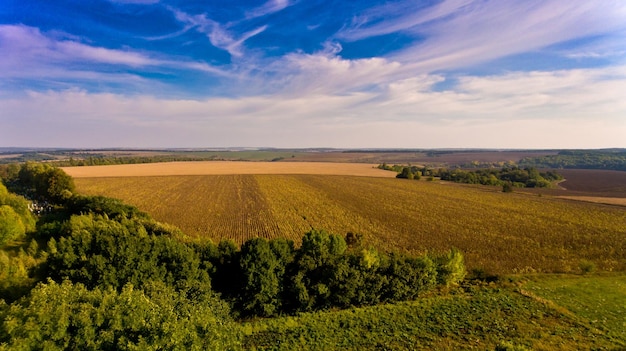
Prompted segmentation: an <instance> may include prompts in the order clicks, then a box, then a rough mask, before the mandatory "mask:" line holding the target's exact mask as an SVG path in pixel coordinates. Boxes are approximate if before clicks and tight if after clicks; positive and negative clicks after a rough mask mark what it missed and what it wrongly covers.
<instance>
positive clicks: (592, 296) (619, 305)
mask: <svg viewBox="0 0 626 351" xmlns="http://www.w3.org/2000/svg"><path fill="white" fill-rule="evenodd" d="M525 289H527V290H529V291H531V292H532V293H533V294H534V295H536V296H539V297H541V298H544V299H548V300H550V301H552V303H554V304H556V305H558V306H560V307H562V308H565V309H567V310H568V311H570V312H572V313H573V314H574V315H576V316H579V317H581V318H584V319H585V320H587V321H588V322H589V324H590V325H591V326H592V327H594V328H597V329H599V330H601V331H602V332H604V333H606V335H607V336H608V337H609V338H610V339H612V340H613V341H615V342H617V343H619V344H620V345H621V347H624V348H626V276H625V275H604V276H600V275H595V276H594V275H587V276H572V275H566V276H553V275H550V276H543V277H537V278H536V279H533V281H530V282H528V283H526V284H525Z"/></svg>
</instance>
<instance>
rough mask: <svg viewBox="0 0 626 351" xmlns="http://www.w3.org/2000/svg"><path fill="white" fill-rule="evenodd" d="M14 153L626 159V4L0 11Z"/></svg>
mask: <svg viewBox="0 0 626 351" xmlns="http://www.w3.org/2000/svg"><path fill="white" fill-rule="evenodd" d="M0 146H41V147H79V148H95V147H155V148H158V147H234V146H247V147H338V148H344V147H364V148H371V147H393V148H395V147H406V148H439V147H455V148H456V147H465V148H475V147H479V148H482V147H485V148H602V147H626V1H622V0H614V1H611V0H602V1H588V0H570V1H563V0H541V1H539V0H525V1H518V0H437V1H402V0H400V1H314V0H306V1H305V0H300V1H298V0H269V1H265V2H264V1H241V0H233V1H184V0H178V1H175V0H93V1H91V0H90V1H84V0H74V1H68V0H55V1H49V0H42V1H33V0H0Z"/></svg>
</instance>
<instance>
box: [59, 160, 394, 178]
mask: <svg viewBox="0 0 626 351" xmlns="http://www.w3.org/2000/svg"><path fill="white" fill-rule="evenodd" d="M62 169H63V170H64V171H65V172H66V173H67V174H69V175H70V176H72V177H74V178H93V177H146V176H171V175H230V174H324V175H346V176H367V177H382V178H394V177H395V176H396V173H395V172H390V171H385V170H382V169H378V168H376V165H374V164H365V163H333V162H243V161H200V162H162V163H142V164H129V165H108V166H88V167H63V168H62Z"/></svg>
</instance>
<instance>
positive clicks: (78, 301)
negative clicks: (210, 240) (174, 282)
mask: <svg viewBox="0 0 626 351" xmlns="http://www.w3.org/2000/svg"><path fill="white" fill-rule="evenodd" d="M228 311H229V309H228V306H227V305H226V304H225V303H224V302H223V301H221V300H220V299H219V298H217V297H216V296H215V294H212V293H210V292H209V293H197V292H193V293H191V295H190V294H188V293H185V292H176V291H174V290H172V289H171V288H169V287H167V286H166V285H164V284H161V283H159V282H149V283H148V284H146V286H144V288H143V289H141V290H139V289H136V288H134V287H133V285H131V284H126V285H124V287H123V288H122V289H121V291H119V292H118V291H116V290H114V289H106V288H101V287H96V288H94V289H87V288H86V287H85V286H83V285H82V284H73V283H71V282H69V281H64V282H63V283H61V284H58V283H55V282H54V281H47V282H46V283H45V284H40V285H38V286H37V287H36V288H35V289H33V290H32V291H31V293H30V294H29V295H28V296H27V297H26V298H24V299H22V300H20V301H19V302H16V303H14V304H12V305H10V306H6V305H4V306H2V307H0V319H1V320H2V321H3V324H2V326H1V327H0V342H2V343H4V345H0V350H1V349H5V348H6V349H11V350H68V349H71V350H234V349H239V348H240V334H239V328H238V326H237V325H236V324H235V322H234V321H232V319H231V318H230V316H229V312H228Z"/></svg>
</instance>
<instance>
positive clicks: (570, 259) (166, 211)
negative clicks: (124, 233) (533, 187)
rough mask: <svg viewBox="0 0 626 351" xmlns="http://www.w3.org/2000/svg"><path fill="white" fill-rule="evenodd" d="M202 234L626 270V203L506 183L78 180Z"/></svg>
mask: <svg viewBox="0 0 626 351" xmlns="http://www.w3.org/2000/svg"><path fill="white" fill-rule="evenodd" d="M76 183H77V187H78V190H79V192H81V193H85V194H100V195H106V196H111V197H116V198H120V199H122V200H124V201H126V202H128V203H130V204H133V205H136V206H138V207H139V208H140V209H141V210H144V211H146V212H148V213H149V214H151V215H152V216H153V217H154V218H156V219H157V220H159V221H162V222H167V223H171V224H174V225H176V226H178V227H180V228H181V229H182V230H183V232H185V233H186V234H188V235H190V236H195V237H208V238H211V239H212V240H213V241H215V242H217V241H219V240H221V239H225V238H229V239H233V240H235V241H236V242H237V243H242V242H243V241H245V240H247V239H249V238H252V237H267V238H273V237H287V238H291V239H294V240H298V239H299V238H300V237H301V236H302V234H303V233H305V232H307V231H308V230H310V229H311V228H323V229H325V230H328V231H330V232H333V233H337V234H341V235H344V234H346V233H347V232H354V233H362V234H363V235H364V236H365V238H366V240H367V242H368V243H370V244H371V245H373V246H376V247H378V248H381V249H384V250H407V251H412V252H425V251H443V250H447V249H449V248H450V247H457V248H459V249H460V250H461V251H462V252H464V254H465V257H466V261H467V264H468V266H469V267H470V269H472V268H481V269H484V270H486V271H488V272H493V273H533V272H580V268H579V266H580V263H581V262H586V261H590V262H592V263H593V264H594V265H595V266H596V267H597V269H599V270H602V271H623V270H625V269H626V240H624V238H626V225H624V224H625V223H626V211H625V210H624V208H623V207H611V206H604V205H596V204H590V203H582V202H575V201H567V200H562V199H556V198H551V197H549V196H538V195H532V194H524V193H512V194H511V193H502V192H501V191H500V189H499V188H493V187H484V186H463V185H459V184H451V183H439V182H428V181H408V180H399V179H381V178H370V177H346V176H324V175H220V176H218V175H207V176H176V177H121V178H80V179H76Z"/></svg>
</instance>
